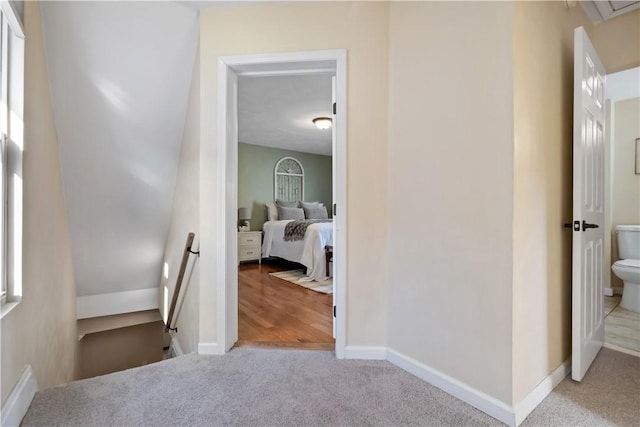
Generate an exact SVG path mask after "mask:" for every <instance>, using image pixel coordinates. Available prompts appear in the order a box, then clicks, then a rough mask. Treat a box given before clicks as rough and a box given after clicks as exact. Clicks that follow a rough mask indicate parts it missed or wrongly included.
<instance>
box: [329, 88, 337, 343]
mask: <svg viewBox="0 0 640 427" xmlns="http://www.w3.org/2000/svg"><path fill="white" fill-rule="evenodd" d="M331 109H332V110H331V114H332V116H331V118H332V120H333V125H332V126H331V171H332V172H331V175H332V176H331V195H332V197H331V198H332V199H333V200H334V203H335V200H336V178H335V171H336V170H337V166H338V165H337V162H336V153H337V150H336V141H337V133H336V77H335V76H333V77H332V78H331ZM331 209H332V210H333V206H331ZM335 213H336V211H335V210H333V216H335ZM331 235H332V236H334V238H335V236H336V225H335V221H334V223H333V232H332V233H331ZM332 245H333V251H334V252H333V262H332V263H331V268H332V270H333V338H334V339H335V338H336V294H337V292H336V281H337V279H338V276H337V275H336V264H335V260H336V256H335V251H336V250H337V249H338V248H336V245H335V241H334V242H332ZM328 275H329V272H328V271H327V276H328Z"/></svg>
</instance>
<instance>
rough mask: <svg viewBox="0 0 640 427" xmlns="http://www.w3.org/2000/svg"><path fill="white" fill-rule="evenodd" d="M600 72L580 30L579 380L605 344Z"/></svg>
mask: <svg viewBox="0 0 640 427" xmlns="http://www.w3.org/2000/svg"><path fill="white" fill-rule="evenodd" d="M604 76H605V70H604V67H603V66H602V63H601V62H600V59H599V58H598V55H597V54H596V51H595V50H594V48H593V46H592V45H591V41H590V40H589V37H587V34H586V32H585V31H584V28H582V27H580V28H576V30H575V39H574V77H573V78H574V100H573V273H572V356H571V377H572V378H573V379H574V380H576V381H580V380H582V378H583V377H584V375H585V373H586V372H587V369H589V366H591V363H592V362H593V359H594V358H595V357H596V355H597V354H598V351H600V348H601V347H602V344H603V341H604V319H603V308H602V305H603V276H604V253H603V252H604V117H605V115H604V84H605V77H604Z"/></svg>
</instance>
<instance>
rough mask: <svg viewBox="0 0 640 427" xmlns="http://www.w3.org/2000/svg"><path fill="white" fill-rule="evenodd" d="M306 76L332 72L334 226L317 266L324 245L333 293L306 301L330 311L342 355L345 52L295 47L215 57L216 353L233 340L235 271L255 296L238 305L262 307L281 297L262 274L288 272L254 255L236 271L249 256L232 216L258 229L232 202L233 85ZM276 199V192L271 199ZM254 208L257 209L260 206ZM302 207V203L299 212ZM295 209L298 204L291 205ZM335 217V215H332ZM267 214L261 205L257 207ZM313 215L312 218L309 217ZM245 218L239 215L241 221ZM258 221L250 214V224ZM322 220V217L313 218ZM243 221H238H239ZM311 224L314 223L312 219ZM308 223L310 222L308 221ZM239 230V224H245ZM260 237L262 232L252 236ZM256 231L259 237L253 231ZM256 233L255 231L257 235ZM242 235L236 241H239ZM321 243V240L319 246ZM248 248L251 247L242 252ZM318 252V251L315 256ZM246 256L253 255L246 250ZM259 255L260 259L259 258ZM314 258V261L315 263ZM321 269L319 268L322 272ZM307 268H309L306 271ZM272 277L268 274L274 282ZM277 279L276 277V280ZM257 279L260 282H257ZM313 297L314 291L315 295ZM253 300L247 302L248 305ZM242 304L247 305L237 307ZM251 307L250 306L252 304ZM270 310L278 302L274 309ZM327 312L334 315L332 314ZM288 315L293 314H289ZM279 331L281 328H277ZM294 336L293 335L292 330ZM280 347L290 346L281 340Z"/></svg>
mask: <svg viewBox="0 0 640 427" xmlns="http://www.w3.org/2000/svg"><path fill="white" fill-rule="evenodd" d="M313 75H325V76H326V75H329V76H330V75H335V84H334V88H335V96H334V99H335V106H334V108H333V110H334V111H331V112H330V113H333V114H332V118H333V126H332V128H333V129H332V131H331V132H332V133H333V136H334V137H333V138H332V143H331V145H332V146H331V153H332V157H331V163H332V165H331V171H332V172H331V175H332V179H331V181H332V187H333V188H332V191H331V200H330V201H329V204H330V206H326V203H325V206H324V208H325V209H327V208H328V209H327V210H328V211H329V212H331V213H333V214H334V215H333V216H334V218H333V226H332V227H330V228H331V229H332V233H331V234H332V240H331V241H326V240H325V241H324V243H333V244H332V245H323V246H322V248H321V249H322V251H323V253H322V263H323V266H324V261H325V260H326V252H325V250H326V249H325V247H326V246H331V247H332V248H329V249H330V250H331V252H330V253H329V258H330V260H331V261H332V265H333V266H332V270H333V288H334V292H333V294H325V295H321V294H320V295H319V296H321V297H324V300H323V299H322V298H311V299H313V300H315V301H316V302H318V301H320V302H319V305H316V307H320V306H322V305H325V306H326V308H327V309H328V310H327V311H329V312H330V313H329V316H331V314H333V315H334V316H335V317H334V318H333V319H334V320H333V322H331V323H333V325H332V326H333V327H334V330H335V354H336V356H337V357H338V358H343V357H344V347H345V335H346V330H345V326H346V325H345V323H346V322H345V319H346V308H347V307H346V290H345V288H344V284H345V282H346V280H345V279H346V272H347V266H346V263H345V262H344V260H345V259H346V256H345V254H346V239H345V235H346V211H347V206H346V128H345V125H344V124H345V123H346V121H345V119H346V114H345V109H344V108H342V109H341V108H340V106H344V105H346V51H345V50H332V51H313V52H297V53H289V54H273V55H242V56H231V57H222V58H220V61H219V68H218V93H219V95H220V97H219V104H218V105H219V109H218V136H219V140H221V141H224V142H225V143H224V144H219V145H218V153H217V154H218V156H217V157H218V161H217V162H216V166H217V167H218V169H217V170H218V173H220V174H223V175H219V176H221V178H222V177H224V180H222V181H223V182H224V183H225V184H226V185H225V186H224V187H223V189H222V191H218V197H217V200H218V201H219V204H218V207H219V210H218V212H219V213H220V214H221V216H220V219H221V220H219V221H218V222H217V224H216V230H217V232H218V236H221V237H222V236H224V238H223V241H224V248H225V249H224V251H220V252H219V255H222V256H217V257H216V260H217V261H216V265H217V266H218V267H220V268H219V269H218V270H217V271H218V276H217V277H218V279H220V280H218V285H217V288H218V291H217V295H218V303H217V307H218V316H217V319H218V321H217V325H218V326H217V331H218V338H219V340H218V342H219V343H220V345H222V344H223V345H224V349H221V350H223V351H228V350H229V349H230V348H231V347H232V346H233V345H234V344H235V343H236V342H237V341H238V326H239V319H238V317H239V316H238V309H239V295H238V272H239V271H240V272H241V274H242V275H243V276H245V278H247V281H248V282H252V283H253V287H254V288H255V289H254V291H255V292H254V293H253V296H252V300H245V301H242V304H243V306H246V305H252V304H253V305H256V304H258V305H261V307H265V306H268V305H274V306H281V305H282V304H283V301H282V298H281V297H276V298H275V299H273V298H271V299H270V298H269V295H267V294H268V292H267V291H268V288H269V284H268V283H265V282H268V281H269V280H271V279H270V278H269V279H266V280H265V277H268V276H271V275H269V273H273V272H274V271H270V269H289V267H290V266H288V265H286V261H281V263H284V265H278V264H279V263H275V264H276V265H275V266H273V265H271V266H268V265H263V264H261V263H259V262H258V263H256V262H255V260H254V262H252V263H247V264H244V263H243V264H241V265H240V270H239V268H238V265H239V261H240V260H243V261H250V260H248V259H245V257H246V256H249V255H248V254H246V253H244V252H247V251H244V250H243V247H244V246H243V245H245V244H246V243H247V242H245V241H244V240H247V239H245V237H247V238H248V235H241V236H239V234H240V233H239V231H238V219H239V217H238V214H239V213H241V215H243V216H246V217H247V218H251V221H252V222H253V224H251V225H249V227H248V229H249V232H250V231H251V230H254V231H255V232H257V231H259V228H258V227H257V226H256V220H255V219H254V217H253V215H249V216H247V210H243V209H241V210H240V212H239V211H238V208H251V209H249V210H251V211H254V210H253V208H254V206H256V205H252V206H241V205H240V204H239V202H240V200H238V187H239V181H240V180H239V178H238V145H239V143H238V141H239V139H238V124H239V117H238V93H239V90H238V88H239V85H241V84H242V83H241V81H242V80H243V79H245V78H249V77H250V78H252V79H254V78H257V77H283V76H299V77H303V76H306V77H311V76H313ZM272 182H274V187H275V186H276V185H277V181H276V180H274V181H272ZM300 196H302V197H300V200H303V201H306V202H310V203H311V204H313V203H314V202H318V200H310V199H309V198H308V197H306V195H303V194H300ZM274 198H275V197H274ZM242 203H244V204H250V203H248V202H242ZM257 208H258V209H260V206H259V204H258V205H257ZM305 208H306V209H308V212H311V211H312V210H313V208H318V206H317V203H316V205H315V206H306V207H305ZM305 208H302V210H304V209H305ZM298 209H301V208H298ZM336 210H337V212H338V213H340V215H335V212H336ZM264 211H265V212H266V208H264ZM312 218H313V217H312ZM242 219H243V220H244V218H242ZM259 221H260V220H259V219H257V222H259ZM318 222H322V221H318ZM242 225H244V224H242ZM314 225H315V224H314ZM310 227H311V226H310ZM245 230H246V229H245ZM259 234H261V233H259ZM259 234H258V236H259ZM259 237H261V236H259ZM241 240H242V241H241ZM320 244H322V242H321V243H320ZM239 248H240V250H239ZM248 252H253V251H252V250H249V251H248ZM316 255H318V254H317V251H316V253H315V254H314V257H315V256H316ZM252 256H255V255H254V254H252ZM260 258H261V256H259V259H260ZM318 264H319V263H317V262H316V265H318ZM322 270H323V271H325V268H324V267H323V269H322ZM307 271H309V270H308V269H307ZM273 280H275V279H273ZM278 280H281V279H280V278H278ZM258 283H259V284H258ZM289 286H290V289H291V290H294V291H293V292H294V293H296V292H298V291H301V290H302V291H304V292H306V293H307V294H309V293H310V292H311V294H314V292H313V291H309V290H308V289H305V288H304V287H300V286H298V285H289ZM314 296H315V295H314ZM251 301H253V302H251ZM292 304H293V305H294V306H295V307H297V308H298V309H300V307H301V303H300V302H299V301H293V302H292ZM242 308H245V309H246V308H247V307H242ZM254 308H255V307H254ZM276 308H277V307H276ZM313 310H314V309H313V308H308V307H305V308H302V309H301V311H313ZM331 311H332V312H333V313H331ZM293 317H299V316H297V315H294V316H293ZM260 322H262V323H263V324H265V325H267V326H268V323H269V322H268V320H267V321H264V319H262V320H258V321H257V324H260ZM284 329H285V330H286V329H287V327H285V328H284ZM294 335H295V333H294ZM282 346H283V347H287V346H289V345H287V344H283V345H282Z"/></svg>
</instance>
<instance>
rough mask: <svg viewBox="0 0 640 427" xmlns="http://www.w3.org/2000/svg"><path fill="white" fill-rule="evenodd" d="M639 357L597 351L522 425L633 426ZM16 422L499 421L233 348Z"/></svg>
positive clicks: (40, 399) (162, 367) (385, 375)
mask: <svg viewBox="0 0 640 427" xmlns="http://www.w3.org/2000/svg"><path fill="white" fill-rule="evenodd" d="M638 360H640V359H638V358H634V357H633V356H628V355H624V354H622V353H616V352H613V351H611V350H606V349H603V351H602V352H601V354H600V355H599V356H598V359H597V361H596V363H595V364H594V366H593V368H592V369H591V370H590V371H589V373H588V374H587V378H585V380H584V381H583V383H581V384H577V383H572V382H571V381H570V380H567V379H565V381H563V383H562V384H561V385H560V386H558V387H557V388H556V390H555V391H554V392H553V393H552V394H551V395H550V396H549V397H548V398H547V399H545V401H543V402H542V404H541V405H540V406H539V407H538V408H537V409H536V410H535V411H534V412H533V413H532V414H531V415H530V416H529V418H527V420H525V422H524V425H562V426H568V425H637V423H638V420H640V413H639V411H640V409H639V408H640V404H639V402H638V398H639V397H638V396H639V395H638V391H639V390H640V383H639V381H640V370H639V367H640V366H639V364H638ZM610 364H615V366H616V368H613V367H610V366H609V365H610ZM602 376H605V377H606V378H601V377H602ZM626 393H629V394H628V395H626ZM623 412H624V414H622V413H623ZM22 425H23V426H52V425H82V426H105V425H109V426H116V425H117V426H168V425H170V426H205V425H206V426H212V425H243V426H249V425H251V426H263V425H269V426H271V425H279V426H280V425H286V426H302V425H313V426H318V425H348V426H361V425H384V426H400V425H423V426H479V425H500V422H498V421H497V420H495V419H493V418H491V417H489V416H488V415H486V414H484V413H483V412H481V411H479V410H477V409H475V408H473V407H472V406H470V405H467V404H466V403H464V402H462V401H460V400H458V399H456V398H454V397H452V396H450V395H448V394H447V393H445V392H443V391H441V390H439V389H438V388H436V387H433V386H431V385H429V384H428V383H426V382H424V381H422V380H420V379H418V378H416V377H414V376H412V375H410V374H408V373H407V372H405V371H403V370H402V369H400V368H398V367H396V366H394V365H392V364H390V363H388V362H385V361H365V360H357V361H356V360H337V359H335V358H334V357H333V354H332V353H331V352H322V351H298V350H263V349H250V348H237V349H234V350H232V351H231V352H230V353H228V354H227V355H225V356H198V355H195V354H190V355H186V356H182V357H177V358H174V359H170V360H166V361H162V362H158V363H155V364H152V365H147V366H143V367H140V368H136V369H131V370H128V371H124V372H118V373H114V374H110V375H105V376H101V377H96V378H91V379H87V380H82V381H76V382H73V383H69V384H66V385H62V386H58V387H54V388H50V389H47V390H43V391H40V392H38V393H37V394H36V396H35V398H34V400H33V402H32V404H31V406H30V407H29V410H28V412H27V414H26V416H25V418H24V420H23V423H22Z"/></svg>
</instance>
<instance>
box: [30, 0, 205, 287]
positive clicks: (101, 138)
mask: <svg viewBox="0 0 640 427" xmlns="http://www.w3.org/2000/svg"><path fill="white" fill-rule="evenodd" d="M41 8H42V20H43V29H44V34H45V49H46V54H47V58H48V66H49V78H50V82H51V92H52V97H53V109H54V115H55V121H56V128H57V132H58V145H59V152H60V162H61V169H62V176H63V185H64V194H65V202H66V206H67V211H68V218H69V228H70V234H71V246H72V253H73V264H74V271H75V280H76V287H77V295H78V296H85V295H95V294H104V293H112V292H122V291H131V290H137V289H148V288H158V286H159V282H160V273H161V267H162V257H163V252H164V245H165V242H166V239H167V232H168V229H169V221H170V214H171V207H172V204H173V191H174V187H175V179H176V173H177V168H178V162H179V153H180V145H181V141H182V131H183V127H184V122H185V116H186V109H187V100H188V94H189V87H190V85H191V76H192V71H193V66H194V60H195V53H196V47H197V43H198V12H197V11H195V10H193V9H190V8H188V7H185V6H183V5H180V4H178V3H174V2H54V1H51V2H42V3H41Z"/></svg>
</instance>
